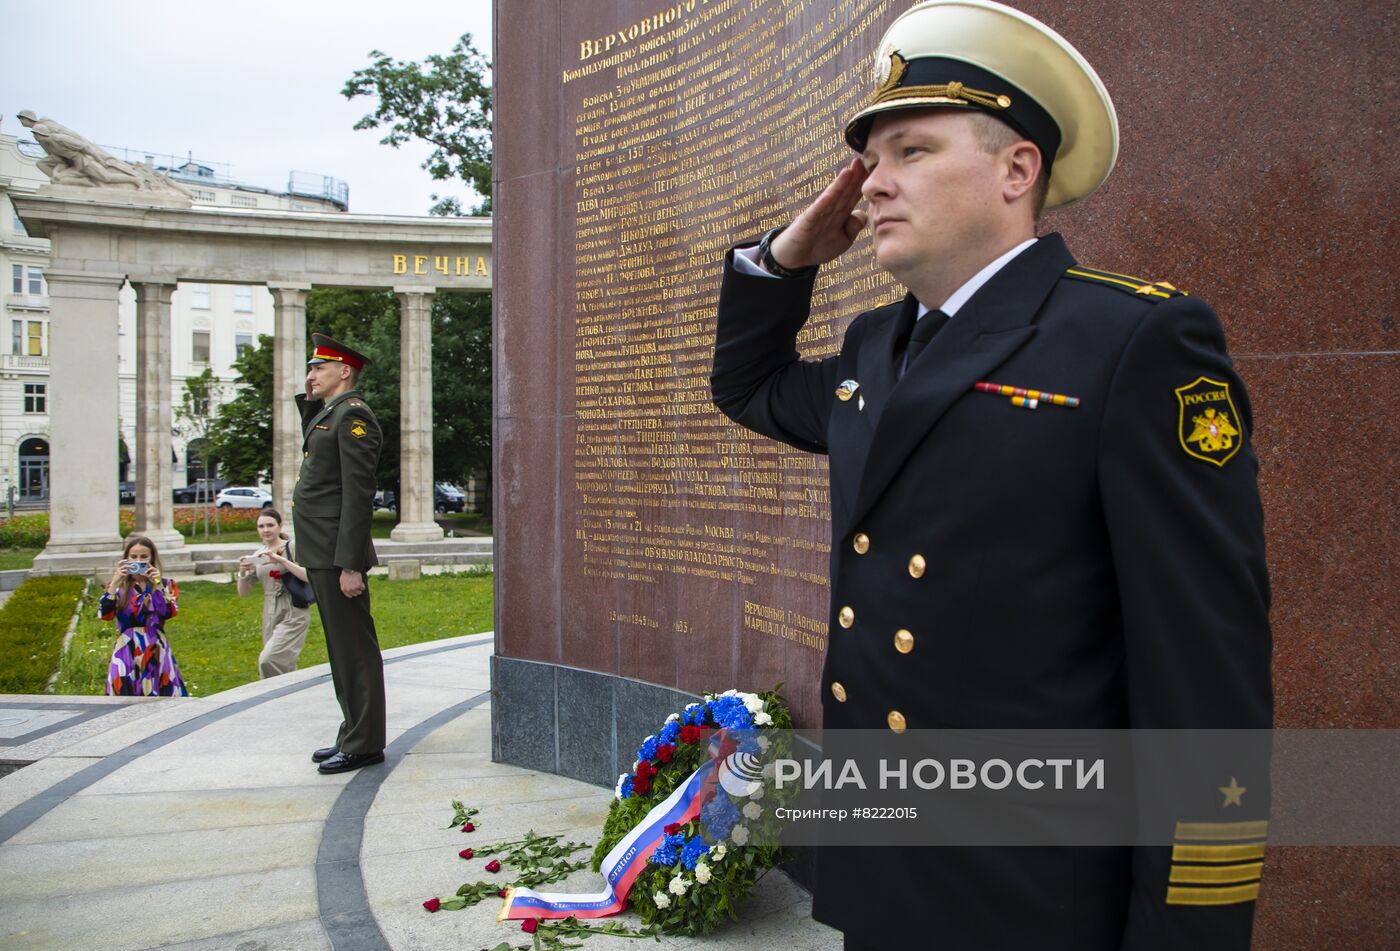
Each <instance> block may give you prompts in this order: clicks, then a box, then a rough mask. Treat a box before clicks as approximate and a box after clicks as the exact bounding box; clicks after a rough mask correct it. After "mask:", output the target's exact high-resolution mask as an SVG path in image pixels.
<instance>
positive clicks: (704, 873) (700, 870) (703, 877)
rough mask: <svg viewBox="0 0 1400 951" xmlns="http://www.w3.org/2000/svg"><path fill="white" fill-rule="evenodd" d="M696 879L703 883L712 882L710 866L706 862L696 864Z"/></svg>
mask: <svg viewBox="0 0 1400 951" xmlns="http://www.w3.org/2000/svg"><path fill="white" fill-rule="evenodd" d="M695 880H696V881H697V882H699V883H700V884H701V885H708V884H710V867H709V866H708V865H706V864H705V863H704V862H701V863H700V864H699V865H697V866H695Z"/></svg>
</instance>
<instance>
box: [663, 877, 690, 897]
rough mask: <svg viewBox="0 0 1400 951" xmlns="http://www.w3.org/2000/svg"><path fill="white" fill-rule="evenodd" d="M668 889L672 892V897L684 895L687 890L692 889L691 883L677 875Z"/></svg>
mask: <svg viewBox="0 0 1400 951" xmlns="http://www.w3.org/2000/svg"><path fill="white" fill-rule="evenodd" d="M666 887H667V888H669V889H670V890H671V894H672V895H684V894H685V890H686V889H687V888H689V887H690V883H689V882H687V881H686V880H685V879H683V878H681V877H680V876H679V875H677V876H676V877H675V878H673V879H671V884H670V885H667V886H666Z"/></svg>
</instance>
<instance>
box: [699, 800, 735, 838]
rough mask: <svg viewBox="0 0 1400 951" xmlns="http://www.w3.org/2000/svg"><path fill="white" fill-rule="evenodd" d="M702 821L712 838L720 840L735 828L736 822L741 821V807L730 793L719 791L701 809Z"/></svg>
mask: <svg viewBox="0 0 1400 951" xmlns="http://www.w3.org/2000/svg"><path fill="white" fill-rule="evenodd" d="M700 821H701V823H703V824H704V826H705V831H706V832H708V833H709V834H710V838H711V839H714V840H716V841H718V840H720V839H723V838H725V837H727V836H728V835H729V830H730V829H733V828H734V823H736V822H738V821H739V808H738V807H737V806H735V805H734V803H733V801H731V800H730V798H729V796H728V795H726V794H725V793H719V794H718V795H716V796H715V798H713V799H711V800H710V801H709V802H707V803H706V804H705V808H703V809H701V810H700Z"/></svg>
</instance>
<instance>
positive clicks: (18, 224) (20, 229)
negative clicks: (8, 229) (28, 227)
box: [15, 215, 29, 236]
mask: <svg viewBox="0 0 1400 951" xmlns="http://www.w3.org/2000/svg"><path fill="white" fill-rule="evenodd" d="M15 234H17V235H20V236H26V235H28V234H29V232H28V231H25V230H24V222H23V221H20V220H19V215H15Z"/></svg>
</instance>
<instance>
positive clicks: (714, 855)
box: [710, 842, 729, 862]
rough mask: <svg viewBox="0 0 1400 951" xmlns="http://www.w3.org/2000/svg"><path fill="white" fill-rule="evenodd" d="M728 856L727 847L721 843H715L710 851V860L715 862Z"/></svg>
mask: <svg viewBox="0 0 1400 951" xmlns="http://www.w3.org/2000/svg"><path fill="white" fill-rule="evenodd" d="M728 854H729V849H728V847H727V846H725V844H724V843H723V842H717V843H715V847H714V848H713V849H710V858H711V859H712V860H713V861H716V862H718V861H719V860H720V859H722V858H724V857H725V856H726V855H728Z"/></svg>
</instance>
